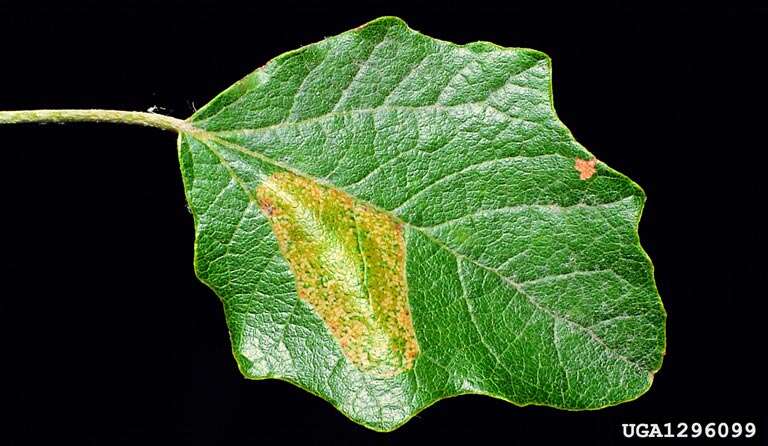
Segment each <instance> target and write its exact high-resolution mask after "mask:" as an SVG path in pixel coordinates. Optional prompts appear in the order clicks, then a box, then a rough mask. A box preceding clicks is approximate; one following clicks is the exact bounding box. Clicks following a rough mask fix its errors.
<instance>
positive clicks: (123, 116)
mask: <svg viewBox="0 0 768 446" xmlns="http://www.w3.org/2000/svg"><path fill="white" fill-rule="evenodd" d="M49 122H52V123H61V122H113V123H118V124H133V125H144V126H148V127H156V128H159V129H163V130H170V131H173V132H183V131H188V130H189V129H190V127H191V126H190V125H189V124H188V123H187V122H186V121H183V120H181V119H177V118H173V117H171V116H166V115H160V114H156V113H147V112H136V111H122V110H101V109H90V110H67V109H63V110H18V111H0V125H2V124H22V123H49Z"/></svg>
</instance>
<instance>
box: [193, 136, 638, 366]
mask: <svg viewBox="0 0 768 446" xmlns="http://www.w3.org/2000/svg"><path fill="white" fill-rule="evenodd" d="M179 132H180V133H186V134H187V135H189V136H192V137H194V138H196V139H197V140H198V141H201V142H203V143H204V144H205V146H206V147H208V149H209V150H210V151H211V152H212V153H213V154H214V155H215V156H216V157H217V158H218V159H219V162H220V163H221V164H222V166H223V167H224V168H225V169H226V170H227V172H228V173H229V175H230V177H231V178H232V179H233V180H235V182H236V183H237V184H238V186H239V187H240V188H241V189H242V190H243V192H244V193H245V194H246V196H247V197H248V199H249V201H251V202H255V201H257V200H256V198H255V197H254V196H253V194H252V193H251V192H250V191H249V188H248V187H247V185H246V184H245V182H244V181H243V179H242V178H240V177H239V176H238V175H237V173H236V172H235V171H234V170H232V168H231V167H230V165H229V162H228V161H227V160H226V159H225V158H224V157H223V156H222V155H221V154H220V153H219V152H218V151H217V150H216V149H215V148H214V147H213V146H211V145H209V144H206V141H213V142H215V143H217V144H221V145H223V146H226V147H229V148H232V149H234V150H237V151H238V152H240V153H243V154H245V155H247V156H251V157H254V158H257V159H259V160H260V161H263V162H265V163H268V164H271V165H272V166H275V167H278V168H280V169H283V170H285V171H288V172H291V173H292V174H294V175H298V176H300V177H302V178H304V179H307V180H309V181H313V182H319V183H321V184H323V185H324V186H325V187H328V188H330V189H333V190H335V191H338V192H340V193H344V194H347V195H349V193H348V192H346V191H344V190H341V189H339V188H338V187H336V186H335V185H334V184H329V183H328V182H320V181H319V180H318V179H317V178H315V177H313V176H312V175H309V174H307V173H305V172H302V171H299V170H296V169H294V168H292V167H290V166H288V165H286V164H284V163H281V162H280V161H277V160H275V159H273V158H271V157H269V156H267V155H264V154H263V153H260V152H257V151H254V150H250V149H248V148H247V147H244V146H241V145H240V144H237V143H234V142H232V141H229V140H227V139H224V138H221V137H220V136H218V135H217V134H216V133H214V132H210V131H208V130H203V129H200V128H198V127H195V126H194V125H193V123H190V122H186V125H185V126H184V127H183V128H180V129H179ZM557 155H560V154H557ZM560 156H562V155H560ZM624 198H626V197H624ZM354 199H355V200H357V201H358V202H360V203H363V204H365V205H368V206H371V207H372V208H374V209H376V210H377V211H379V212H382V213H385V214H386V215H388V216H390V217H391V218H393V219H395V220H396V221H397V222H398V223H400V224H402V225H403V226H405V227H408V228H410V229H411V230H413V231H417V232H419V233H420V234H422V235H423V236H425V237H426V238H428V239H429V240H430V241H432V242H433V243H435V244H436V245H438V246H439V247H440V248H441V249H443V250H445V251H446V252H448V253H449V254H451V255H453V256H454V257H455V258H457V259H460V260H465V261H468V262H470V263H472V264H474V265H476V266H477V267H479V268H482V269H484V270H486V271H488V272H490V273H492V274H494V275H496V276H498V277H499V278H500V279H501V280H502V281H503V282H504V283H506V284H507V285H509V286H511V287H512V288H513V289H514V290H515V291H516V292H517V293H518V294H520V295H522V296H523V297H524V298H525V299H526V300H527V301H528V302H529V303H530V304H531V305H533V306H534V308H535V309H536V310H538V311H540V312H543V313H545V314H548V315H549V316H550V317H552V318H553V319H555V320H560V321H562V322H564V323H566V324H568V325H570V326H572V327H574V328H575V329H576V330H580V331H583V332H585V333H586V334H587V335H589V336H590V338H592V340H593V341H594V342H596V343H597V344H598V345H600V346H601V347H603V348H604V349H605V350H606V351H607V352H609V353H610V354H611V355H613V356H614V357H615V358H616V359H619V360H621V361H622V362H625V363H626V364H628V365H630V366H632V367H634V368H635V369H637V370H638V371H640V372H643V373H648V374H649V375H650V376H651V377H652V376H653V373H652V371H650V370H648V369H646V368H645V367H643V366H642V365H640V363H638V362H636V361H633V360H631V359H629V358H627V357H626V356H624V355H622V354H621V353H619V352H618V351H616V350H615V349H613V348H611V347H610V346H608V345H607V344H606V342H605V341H604V340H603V339H602V338H600V337H599V336H598V335H597V334H596V333H595V332H594V331H592V330H591V329H590V328H589V327H586V326H584V325H582V324H580V323H578V322H576V321H573V320H571V319H569V318H567V317H565V316H563V315H561V314H559V313H556V312H555V311H553V310H550V309H548V308H546V307H544V306H542V305H541V304H540V303H539V302H538V301H537V300H536V299H534V298H533V297H532V296H531V295H530V294H528V293H527V292H525V290H523V288H522V286H521V285H520V284H518V283H517V282H514V281H513V280H511V279H509V278H508V277H506V276H505V275H503V274H502V273H501V271H499V270H497V269H495V268H493V267H491V266H488V265H485V264H483V263H481V262H479V261H477V260H475V259H473V258H471V257H467V256H466V255H464V254H461V253H459V252H456V251H455V250H454V249H452V248H451V247H450V246H448V245H447V244H446V243H445V242H443V241H442V240H440V239H438V238H436V237H434V236H433V235H431V234H430V233H429V232H427V231H425V230H424V229H423V228H422V227H419V226H416V225H413V224H411V223H410V222H408V221H406V220H403V219H402V218H400V217H399V216H397V215H396V214H393V213H392V212H390V211H389V210H386V209H382V208H381V207H379V206H378V205H376V204H374V203H371V202H368V201H366V200H362V199H360V198H358V197H354ZM541 279H543V278H539V279H537V280H541ZM464 299H466V296H464ZM479 334H480V335H482V334H481V333H479Z"/></svg>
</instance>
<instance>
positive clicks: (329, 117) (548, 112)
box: [179, 18, 665, 430]
mask: <svg viewBox="0 0 768 446" xmlns="http://www.w3.org/2000/svg"><path fill="white" fill-rule="evenodd" d="M403 55H407V57H405V59H406V61H407V62H408V63H404V64H402V65H401V66H398V64H396V63H392V61H395V60H398V57H399V58H403V57H404V56H403ZM356 58H357V59H356ZM339 61H341V62H343V63H341V62H339ZM350 61H351V62H359V65H357V66H356V68H355V67H353V68H355V69H350V67H349V64H350ZM353 65H354V64H353ZM393 66H394V67H393ZM440 70H443V73H442V74H435V73H441V72H440ZM549 73H550V67H549V60H548V58H547V57H546V56H544V55H543V54H541V53H538V52H535V51H532V50H516V49H512V50H509V49H502V48H500V47H496V46H494V45H492V44H487V43H475V44H469V45H465V46H456V45H453V44H449V43H446V42H440V41H436V40H433V39H430V38H428V37H426V36H422V35H420V34H418V33H416V32H414V31H412V30H410V29H408V28H407V27H406V26H405V25H404V24H403V23H402V22H400V21H399V20H396V19H392V18H384V19H379V20H377V21H374V22H372V23H370V24H368V25H366V26H364V27H361V28H359V29H358V30H355V31H352V32H349V33H344V34H342V35H340V36H336V37H332V38H329V39H326V40H325V41H323V42H320V43H318V44H314V45H310V46H308V47H305V48H303V49H300V50H297V51H294V52H291V53H287V54H286V55H283V56H280V57H278V58H276V59H275V60H273V61H272V62H270V63H269V64H267V65H266V66H265V67H264V68H263V69H261V70H258V71H257V72H255V73H252V74H251V75H249V76H248V77H246V78H245V79H244V80H242V81H240V82H238V83H237V84H235V86H233V87H232V88H230V89H228V90H226V91H225V92H224V93H222V94H221V95H219V96H218V97H217V98H215V99H214V100H213V101H212V102H211V103H209V105H208V106H206V107H204V108H202V109H201V110H200V111H198V112H197V113H196V114H195V115H193V116H192V117H191V118H190V120H189V122H190V123H192V125H194V126H195V127H196V128H197V129H198V130H196V132H195V134H190V135H184V136H182V138H181V139H180V145H179V149H180V157H181V159H182V163H181V164H182V172H183V174H184V178H185V186H186V187H185V189H186V190H187V194H188V198H189V200H190V206H191V207H192V209H193V212H195V215H196V217H195V220H196V229H197V231H196V233H197V240H196V271H197V274H198V277H200V279H201V280H202V281H203V282H205V283H207V284H208V285H209V286H210V287H211V288H212V289H213V290H214V291H215V292H216V293H217V294H218V295H219V296H220V297H221V298H222V300H223V301H224V304H225V309H226V310H227V320H228V323H229V325H230V331H231V333H232V342H233V351H234V352H235V356H236V358H237V359H238V364H239V366H240V368H241V370H242V371H243V373H244V374H245V375H246V376H248V377H251V378H263V377H277V378H282V379H285V380H288V381H291V382H294V383H295V384H297V385H299V386H301V387H303V388H306V389H307V390H309V391H310V392H312V393H315V394H317V395H319V396H321V397H323V398H325V399H327V400H328V401H329V402H331V403H332V404H334V405H335V406H337V407H338V408H339V410H341V411H342V412H343V413H344V414H345V415H347V416H349V417H350V418H352V419H353V420H355V421H357V422H359V423H361V424H364V425H366V426H368V427H371V428H374V429H378V430H390V429H393V428H395V427H397V426H399V425H400V424H402V423H403V422H405V421H406V420H407V419H408V418H410V417H411V416H413V414H415V413H416V412H418V411H419V410H421V409H423V408H424V407H426V406H428V405H430V404H432V403H433V402H434V401H436V400H438V399H440V398H444V397H448V396H452V395H456V394H462V393H469V392H473V393H483V394H489V395H492V396H496V397H499V398H503V399H506V400H509V401H513V402H515V403H516V404H521V405H522V404H546V405H552V406H556V407H564V408H598V407H602V406H605V405H609V404H616V403H618V402H621V401H625V400H629V399H632V398H635V397H637V396H638V395H640V394H641V393H643V392H644V391H645V390H646V389H647V388H648V387H649V386H650V383H651V380H652V373H653V372H654V371H655V370H657V369H658V367H659V366H660V363H661V355H662V351H663V348H664V331H663V330H664V318H665V315H664V312H663V307H661V303H660V300H659V299H658V292H657V291H656V289H655V285H654V284H653V275H652V267H651V265H650V261H649V260H648V258H647V256H646V255H645V253H644V252H643V251H642V249H641V248H640V246H639V240H638V238H637V222H638V220H639V215H640V213H641V211H642V205H643V203H644V200H645V196H644V194H643V193H642V190H641V189H640V188H639V187H638V186H637V185H635V184H634V183H632V182H631V181H630V180H628V179H627V178H626V177H624V176H623V175H621V174H618V173H617V172H615V171H613V170H612V169H610V168H608V167H607V166H605V165H604V164H602V163H597V165H596V168H597V173H596V174H595V175H594V177H591V178H589V179H587V180H583V179H581V178H580V177H579V172H578V171H577V169H576V168H575V167H576V166H575V163H576V160H577V159H593V157H592V155H591V154H590V153H589V152H587V151H586V150H585V149H584V148H583V147H581V146H580V145H579V144H578V143H576V142H575V140H573V137H572V135H571V134H570V132H568V130H567V129H566V128H565V127H564V126H563V125H562V123H560V121H559V120H558V119H557V116H556V115H555V113H554V109H553V106H552V102H551V86H550V75H549ZM376 80H381V82H378V81H376ZM275 85H279V86H280V87H279V88H278V87H275ZM286 85H287V86H286ZM318 95H320V96H319V97H320V99H319V100H318V99H317V98H318ZM431 101H434V103H432V102H431ZM208 152H209V153H208ZM216 164H218V165H219V167H216V168H214V167H212V166H215V165H216ZM195 166H198V167H197V170H195V169H196V168H195ZM285 170H288V171H291V172H294V173H298V174H300V175H302V176H304V177H306V178H309V179H312V180H313V181H318V182H319V183H320V184H323V185H326V186H329V187H334V188H338V190H339V191H342V192H344V193H346V194H349V195H350V196H352V197H354V198H355V199H356V200H359V201H360V202H363V203H369V204H371V205H372V206H375V207H376V208H377V209H380V210H381V211H387V212H389V213H390V214H391V215H393V216H395V217H397V218H398V219H400V220H401V221H402V222H403V224H404V225H405V227H406V245H407V246H408V256H407V262H406V269H407V277H408V283H409V290H410V291H409V300H410V305H411V308H412V313H413V319H414V326H415V329H416V334H417V339H418V341H419V345H420V347H421V350H422V351H421V353H420V355H419V357H418V358H417V361H416V364H415V366H414V368H413V370H412V371H410V372H408V373H404V374H401V375H398V376H396V377H394V378H391V379H384V380H380V379H372V378H371V377H368V376H365V374H361V373H360V372H359V370H356V369H355V368H354V367H351V366H350V365H349V363H348V361H346V360H345V358H344V355H343V354H342V353H341V351H340V350H339V349H338V345H337V343H336V342H335V340H334V339H333V338H332V337H331V336H329V335H328V330H327V329H325V327H324V326H323V323H322V320H320V319H319V318H318V317H317V315H316V314H315V313H314V312H313V310H312V308H311V307H309V306H307V305H305V304H304V303H303V302H302V301H301V299H299V298H298V297H297V296H296V294H295V286H294V287H293V291H292V289H291V287H292V286H293V282H292V280H291V274H290V270H289V269H288V267H287V265H286V264H285V261H284V260H283V261H281V258H280V257H279V256H269V258H268V259H265V258H262V257H267V256H265V255H263V253H276V252H277V247H276V246H277V245H276V243H274V242H275V240H274V236H273V235H272V234H271V233H270V232H268V231H266V230H265V228H267V227H268V226H265V223H266V220H265V219H264V216H263V215H262V214H259V211H258V207H254V206H253V205H252V204H253V202H254V199H253V196H252V193H251V191H253V190H255V189H256V187H258V185H259V184H260V183H261V182H262V181H263V179H264V178H265V177H266V176H267V175H269V174H271V173H274V172H276V171H285ZM199 177H200V178H202V182H200V181H201V180H200V178H199ZM227 177H229V180H227V179H226V178H227ZM211 178H212V179H211ZM196 181H197V184H196V183H195V182H196ZM509 185H512V186H514V187H507V186H509ZM237 188H240V190H241V192H240V193H238V192H236V191H237ZM217 203H218V204H217ZM238 210H241V211H238ZM209 212H214V214H213V216H212V217H207V215H208V213H209ZM238 212H240V214H241V215H239V217H238V215H237V214H238ZM248 212H250V213H249V214H248V215H247V218H246V213H248ZM584 222H587V223H588V224H586V225H585V224H583V223H584ZM238 234H240V235H239V236H238V237H237V238H236V235H238ZM261 238H263V240H262V239H261ZM499 241H501V242H499ZM269 243H271V245H269V246H267V245H265V244H269ZM231 245H234V248H233V247H231ZM232 251H234V252H235V254H232ZM254 253H256V254H254ZM605 253H609V254H611V255H612V256H607V257H606V254H605ZM238 255H239V256H240V257H238ZM606 258H608V259H609V260H611V262H606V260H605V259H606ZM435 259H440V260H439V261H438V260H435ZM537 259H538V261H537ZM607 263H610V264H607ZM590 271H591V272H590ZM265 277H266V278H267V279H265ZM435 277H437V278H440V281H439V282H436V281H435V280H433V279H430V278H435ZM265 280H266V281H267V282H265ZM270 280H274V281H275V282H274V283H273V282H270ZM233 281H234V282H233ZM255 284H256V285H260V286H266V285H269V286H266V288H265V289H263V290H262V289H259V288H254V285H255ZM265 284H266V285H265ZM238 286H239V287H240V288H238ZM585 287H586V288H585ZM587 288H588V290H587V291H585V289H587ZM600 293H602V294H600ZM233 296H234V297H233ZM541 296H543V298H542V297H541ZM562 296H565V297H566V298H568V299H563V298H562ZM526 302H527V303H526ZM574 302H575V303H574ZM436 307H437V308H440V311H439V312H435V311H434V309H435V308H436ZM289 308H290V309H289ZM632 312H634V313H632ZM630 313H632V314H630ZM296 321H300V323H297V322H296ZM307 327H310V328H307ZM445 327H450V332H447V331H446V330H447V329H446V328H445ZM499 327H501V328H499ZM635 332H637V333H640V334H641V335H642V336H637V335H633V334H632V333H635ZM544 336H546V339H545V338H544ZM545 341H546V342H545ZM318 352H320V353H318ZM321 353H322V354H321ZM537 355H538V356H537ZM318 356H323V357H325V359H322V358H320V359H318ZM532 357H533V358H536V357H538V359H532ZM307 371H310V372H311V373H309V374H308V373H307ZM331 382H333V383H334V384H333V385H331V384H330V383H331ZM340 389H347V390H348V389H356V390H354V391H346V392H344V391H341V390H340ZM585 389H586V390H585ZM366 395H367V396H366ZM392 395H394V397H393V396H392Z"/></svg>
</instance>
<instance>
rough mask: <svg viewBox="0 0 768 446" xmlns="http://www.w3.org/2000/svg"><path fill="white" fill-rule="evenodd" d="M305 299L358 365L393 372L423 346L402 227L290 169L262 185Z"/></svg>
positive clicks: (263, 200) (260, 192)
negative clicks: (410, 295)
mask: <svg viewBox="0 0 768 446" xmlns="http://www.w3.org/2000/svg"><path fill="white" fill-rule="evenodd" d="M256 195H257V197H258V199H259V205H260V207H261V210H262V212H263V213H264V215H266V216H267V218H268V219H269V222H270V223H271V226H272V230H273V231H274V234H275V236H276V238H277V241H278V244H279V246H280V251H281V253H282V254H283V256H284V257H285V259H286V260H287V261H288V263H289V264H290V267H291V269H292V271H293V273H294V276H295V278H296V287H297V292H298V295H299V297H300V298H301V299H302V300H304V301H305V302H307V303H309V304H310V305H311V306H312V307H313V308H314V309H315V311H316V312H317V313H318V314H319V315H320V317H321V318H322V319H323V321H325V324H326V325H327V327H328V329H329V330H330V332H331V334H333V336H334V338H336V340H337V341H338V342H339V345H340V346H341V348H342V350H343V352H344V354H345V356H346V357H347V358H348V359H349V360H350V361H351V362H352V363H353V364H354V365H355V366H356V367H357V368H359V369H360V370H362V371H363V372H365V373H368V374H371V375H375V376H382V377H386V376H393V375H396V374H398V373H401V372H403V371H406V370H408V369H410V368H411V367H412V366H413V362H414V359H415V358H416V356H417V355H418V352H419V347H418V344H417V342H416V336H415V333H414V330H413V323H412V319H411V314H410V308H409V305H408V287H407V283H406V277H405V239H404V237H403V228H402V224H401V223H400V222H398V221H397V220H395V219H394V218H392V217H391V216H390V215H388V214H386V213H383V212H381V211H379V210H377V209H374V208H372V207H371V206H369V205H366V204H363V203H359V202H357V201H356V200H354V199H353V198H352V197H350V196H349V195H347V194H345V193H344V192H342V191H339V190H336V189H332V188H328V187H325V186H322V185H320V184H318V183H317V182H314V181H312V180H309V179H306V178H303V177H300V176H298V175H295V174H292V173H289V172H280V173H276V174H273V175H271V176H270V177H268V178H267V179H266V180H265V181H264V182H263V183H262V184H261V185H260V186H259V187H258V188H257V190H256Z"/></svg>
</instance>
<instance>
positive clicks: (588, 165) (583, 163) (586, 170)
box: [574, 158, 597, 180]
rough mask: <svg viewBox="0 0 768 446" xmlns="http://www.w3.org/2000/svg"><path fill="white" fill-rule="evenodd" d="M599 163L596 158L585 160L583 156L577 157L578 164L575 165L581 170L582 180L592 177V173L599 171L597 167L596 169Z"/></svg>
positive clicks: (580, 176)
mask: <svg viewBox="0 0 768 446" xmlns="http://www.w3.org/2000/svg"><path fill="white" fill-rule="evenodd" d="M596 164H597V160H596V159H595V158H592V159H591V160H583V159H581V158H576V165H575V166H574V167H575V168H576V170H578V171H579V179H582V180H588V179H590V178H591V177H592V175H594V174H595V172H597V169H595V165H596Z"/></svg>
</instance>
